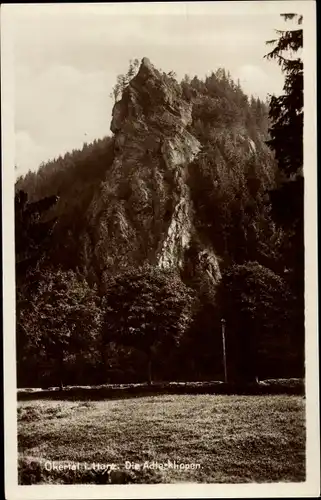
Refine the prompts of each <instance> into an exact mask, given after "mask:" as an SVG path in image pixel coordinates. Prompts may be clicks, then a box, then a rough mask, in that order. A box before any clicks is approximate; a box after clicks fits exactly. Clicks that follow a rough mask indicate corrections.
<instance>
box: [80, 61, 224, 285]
mask: <svg viewBox="0 0 321 500" xmlns="http://www.w3.org/2000/svg"><path fill="white" fill-rule="evenodd" d="M191 121H192V104H191V103H190V102H188V101H186V100H185V98H184V97H183V94H182V89H181V86H180V85H179V84H178V83H177V82H176V81H175V79H173V78H170V77H169V76H167V75H166V74H164V73H161V72H160V71H158V70H157V69H156V68H155V67H154V66H153V65H152V64H151V62H150V61H149V60H148V59H147V58H144V59H143V60H142V62H141V65H140V68H139V71H138V73H137V75H136V76H135V77H134V78H133V79H132V80H131V82H130V83H129V85H128V86H127V88H126V89H125V90H124V92H123V95H122V98H121V100H120V101H119V102H117V103H116V104H115V106H114V109H113V116H112V122H111V130H112V132H113V133H114V160H113V163H112V166H111V168H109V169H108V171H107V173H106V177H105V179H104V181H103V182H102V183H101V185H100V188H99V190H97V192H96V194H95V196H94V198H93V200H92V203H91V206H90V209H89V211H88V214H87V218H88V228H91V229H90V231H88V233H87V235H86V239H85V248H84V252H85V253H86V255H87V256H89V257H90V258H89V260H91V262H92V266H93V269H95V272H99V273H103V272H107V273H108V272H112V273H114V272H115V270H122V269H123V268H125V267H128V266H132V265H133V266H138V265H142V264H143V263H145V262H149V263H151V264H152V265H157V266H159V267H161V268H170V267H179V268H181V269H182V268H183V267H184V265H185V256H186V250H187V249H188V247H189V244H190V241H191V238H192V235H193V234H194V232H195V228H194V225H193V206H192V202H191V196H190V190H189V184H188V175H189V174H188V172H189V169H188V167H189V165H190V164H191V162H192V161H193V160H194V159H195V158H196V157H197V154H198V153H199V151H200V143H199V141H198V140H197V139H196V138H195V137H194V136H193V135H192V134H191V133H189V132H188V130H187V128H188V126H189V125H190V124H191ZM194 260H195V263H196V266H200V267H201V268H202V269H203V271H204V272H206V273H207V275H208V276H209V277H210V279H211V280H214V281H217V280H218V279H219V278H220V271H219V265H218V260H217V258H216V255H215V250H214V249H213V248H205V247H204V248H202V249H201V250H200V252H199V253H198V256H197V258H196V259H194Z"/></svg>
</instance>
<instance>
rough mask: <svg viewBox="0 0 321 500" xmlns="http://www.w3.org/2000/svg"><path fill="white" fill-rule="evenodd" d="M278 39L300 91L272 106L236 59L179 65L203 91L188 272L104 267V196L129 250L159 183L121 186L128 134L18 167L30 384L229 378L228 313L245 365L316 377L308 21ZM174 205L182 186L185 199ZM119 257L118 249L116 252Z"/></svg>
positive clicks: (242, 372)
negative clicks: (310, 369) (306, 124)
mask: <svg viewBox="0 0 321 500" xmlns="http://www.w3.org/2000/svg"><path fill="white" fill-rule="evenodd" d="M298 21H299V22H300V23H301V18H298ZM278 36H279V38H278V40H276V41H275V45H276V47H275V48H274V49H273V51H272V52H271V53H270V54H269V55H268V57H269V58H277V59H278V61H279V63H280V64H281V66H282V69H283V70H284V72H285V74H286V80H285V86H284V95H283V96H280V97H275V96H273V97H272V98H271V102H270V104H269V105H268V104H267V103H266V102H262V101H261V100H260V99H258V98H254V97H250V98H249V97H248V96H246V95H245V94H244V92H243V91H242V88H241V86H240V84H239V83H238V82H237V83H235V82H234V81H233V80H232V78H231V76H230V75H229V73H228V72H226V71H225V70H224V69H222V68H220V69H218V70H217V71H215V72H212V74H211V75H209V76H207V77H206V78H205V79H200V78H198V77H196V76H195V77H194V78H190V77H189V76H188V75H186V76H185V78H184V79H183V80H182V81H181V82H180V83H177V82H176V81H175V80H174V78H175V74H174V73H171V74H168V75H166V78H167V80H166V81H168V82H169V84H172V85H173V86H174V87H175V89H176V90H175V92H176V91H177V89H180V90H179V92H180V93H181V95H182V98H183V99H185V101H187V102H189V103H191V104H192V123H191V124H190V125H189V128H188V130H189V132H190V133H191V134H193V135H194V136H195V137H196V138H197V139H198V141H199V142H200V144H201V151H200V152H199V154H198V155H197V156H196V158H195V160H194V161H193V162H192V163H191V164H190V165H189V169H188V178H187V183H188V187H189V190H190V195H191V199H192V203H193V214H192V217H193V234H192V240H191V242H190V246H189V249H188V250H187V251H186V256H185V257H186V259H185V260H186V266H185V268H184V269H182V270H181V276H178V274H177V273H176V274H175V273H168V272H164V271H161V270H160V269H158V268H155V267H153V266H151V267H145V268H138V269H128V270H126V272H123V273H121V274H117V275H113V274H112V273H111V272H110V269H112V265H111V266H110V268H109V269H108V270H106V269H105V270H102V266H101V265H100V264H101V263H100V262H99V259H100V258H101V255H102V254H101V252H103V253H104V252H105V253H106V246H103V247H102V248H101V247H100V246H99V242H98V244H97V241H96V240H95V231H96V228H95V225H94V220H95V219H94V218H93V217H92V216H91V212H90V211H91V210H93V208H92V207H94V208H95V204H97V203H98V202H99V200H97V198H100V201H101V198H103V197H104V196H106V199H108V200H111V201H110V203H109V205H108V206H107V205H106V206H105V207H103V212H104V213H103V215H104V217H103V218H102V219H101V220H102V223H101V224H102V230H103V231H105V234H106V235H112V237H113V238H116V239H117V237H118V238H119V240H117V241H116V243H117V245H118V248H119V252H120V253H121V252H122V250H121V249H122V241H123V240H122V238H123V237H124V234H126V231H125V230H124V232H123V234H122V235H121V234H119V233H118V232H117V228H116V225H115V224H114V222H115V220H116V219H117V223H119V224H120V225H122V226H123V227H125V228H126V216H127V217H131V215H132V212H133V210H134V209H135V207H136V205H137V207H143V203H142V200H141V199H140V198H141V197H142V196H143V195H144V189H145V187H144V182H145V181H146V180H145V179H142V181H141V185H138V184H137V182H138V181H137V179H136V178H135V179H134V178H133V179H134V180H133V182H132V185H130V190H129V191H130V192H129V191H128V182H127V179H126V182H127V183H126V182H125V181H124V183H123V184H124V189H123V192H121V196H120V197H118V198H117V197H116V196H114V195H113V191H112V184H111V183H109V184H108V182H105V181H106V176H108V175H109V177H110V178H112V177H113V176H114V175H121V174H120V172H121V170H117V168H116V169H115V168H114V167H113V160H114V155H115V149H116V147H119V145H117V144H115V143H116V141H115V140H114V138H113V137H105V138H104V139H101V140H97V141H94V143H92V144H89V145H88V144H85V145H84V146H83V149H82V150H80V151H73V152H72V153H67V154H66V155H65V156H64V157H59V158H57V159H55V160H52V161H49V162H47V163H46V164H43V165H41V166H40V168H39V169H38V171H37V172H29V173H28V174H27V175H26V176H24V177H20V178H19V179H18V180H17V182H16V262H17V360H18V383H19V385H34V384H56V385H57V384H60V385H63V384H69V383H80V384H88V383H101V382H129V381H144V380H146V379H148V378H149V380H150V381H151V379H152V375H153V379H163V380H171V379H172V380H173V379H176V380H180V379H185V380H186V379H190V380H198V379H211V378H212V379H213V378H221V379H222V378H223V364H222V337H221V321H220V320H221V318H222V316H224V317H225V318H226V320H227V325H226V327H227V332H228V343H227V347H228V354H229V358H228V361H229V373H230V374H232V376H233V377H235V378H245V379H248V380H253V379H255V377H256V376H259V377H260V376H262V377H264V376H272V377H274V376H279V375H282V376H298V375H301V374H302V370H303V339H304V333H303V307H304V302H303V260H302V256H303V255H304V254H303V177H302V123H303V111H302V106H303V93H302V76H303V66H302V62H301V60H300V59H295V60H294V59H291V60H290V59H289V60H287V59H285V58H284V57H283V55H282V53H283V51H285V50H286V49H288V48H291V49H292V51H294V52H295V51H296V50H297V49H299V48H300V47H301V46H302V30H296V31H294V32H293V31H292V32H282V33H278ZM137 68H138V62H137V60H134V61H131V62H130V66H129V70H128V72H127V73H126V74H124V75H119V77H118V79H117V82H116V85H115V87H114V88H113V91H112V93H113V97H114V99H115V101H117V100H119V98H120V97H121V94H122V92H123V90H124V89H125V88H126V86H127V85H128V82H129V80H130V79H131V78H132V77H134V76H135V74H136V72H137ZM164 78H165V77H164ZM170 82H171V83H170ZM150 168H154V166H153V162H152V158H151V160H150ZM123 175H124V176H126V175H127V174H126V172H124V173H123ZM146 179H147V177H146ZM146 182H147V181H146ZM153 182H155V183H156V184H157V182H158V177H157V172H156V171H155V173H154V178H153ZM170 182H171V179H168V183H170ZM102 186H105V187H104V188H103V189H102ZM104 189H105V190H108V193H107V192H106V193H105V192H104ZM152 189H153V191H154V192H155V193H156V192H157V193H160V195H161V196H164V197H165V196H166V193H165V191H164V193H163V192H162V191H161V190H159V191H157V190H156V188H155V189H154V185H153V186H152ZM107 195H108V196H107ZM113 196H114V198H113ZM116 198H117V199H116ZM129 198H130V200H131V202H132V205H131V204H129V202H128V199H129ZM133 200H134V202H135V203H136V202H137V203H136V205H135V203H133ZM102 202H103V203H104V199H102ZM158 205H159V203H158V200H157V199H153V206H152V209H153V213H154V219H153V222H152V225H151V227H149V228H147V230H146V234H145V233H144V234H141V235H140V237H141V239H142V240H144V242H145V243H146V241H149V239H153V238H154V236H155V234H154V233H155V232H156V231H157V230H158V229H157V228H159V227H161V226H162V224H163V223H164V221H163V219H165V218H166V213H165V214H163V213H162V212H161V211H160V210H159V207H158ZM172 205H173V200H172V199H169V200H168V211H169V212H170V211H171V209H172ZM164 206H165V204H164ZM166 206H167V205H166ZM131 207H134V208H131ZM147 208H148V207H147ZM147 208H146V210H147ZM144 213H145V212H144V211H143V210H142V211H141V215H140V216H141V217H144ZM160 219H162V220H160ZM127 238H128V239H129V240H130V238H131V234H128V235H127ZM90 245H91V247H90ZM145 247H146V244H145V246H143V245H141V246H140V247H139V246H138V247H137V248H136V247H135V251H134V254H135V255H136V253H137V255H136V257H137V263H138V264H139V265H140V263H141V262H142V261H144V259H145V260H147V261H148V255H147V254H148V252H147V250H146V248H145ZM204 247H210V248H214V249H215V252H216V253H217V255H218V256H219V261H220V265H221V271H222V274H223V277H222V281H221V284H220V286H219V287H218V288H217V289H216V288H215V287H213V285H212V284H211V283H212V282H211V280H210V279H206V277H205V278H204V275H201V274H199V273H198V270H197V269H198V268H197V256H199V255H200V249H202V248H204ZM90 248H94V251H92V250H91V251H90V250H89V249H90ZM139 251H141V253H142V255H138V253H139ZM135 252H136V253H135ZM145 254H146V255H145ZM105 257H106V256H105ZM107 258H108V259H109V260H110V262H113V259H114V255H107ZM124 258H126V255H125V256H124ZM151 264H153V262H152V263H151ZM107 271H108V272H107ZM176 271H177V270H176ZM192 297H193V298H192ZM231 311H232V314H231ZM151 362H152V365H153V374H152V373H151ZM147 365H148V367H149V369H148V373H147V369H146V366H147Z"/></svg>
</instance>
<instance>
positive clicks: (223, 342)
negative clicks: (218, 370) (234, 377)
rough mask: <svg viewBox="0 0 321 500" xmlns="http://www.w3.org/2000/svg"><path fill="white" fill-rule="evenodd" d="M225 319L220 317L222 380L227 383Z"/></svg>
mask: <svg viewBox="0 0 321 500" xmlns="http://www.w3.org/2000/svg"><path fill="white" fill-rule="evenodd" d="M225 323H226V321H225V319H224V318H222V319H221V324H222V344H223V364H224V382H225V383H227V366H226V346H225Z"/></svg>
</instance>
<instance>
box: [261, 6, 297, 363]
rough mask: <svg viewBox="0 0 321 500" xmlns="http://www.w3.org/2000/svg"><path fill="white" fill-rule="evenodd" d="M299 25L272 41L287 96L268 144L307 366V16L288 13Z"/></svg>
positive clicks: (276, 103) (276, 107) (274, 110)
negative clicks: (302, 54)
mask: <svg viewBox="0 0 321 500" xmlns="http://www.w3.org/2000/svg"><path fill="white" fill-rule="evenodd" d="M282 17H283V19H284V20H285V21H289V20H291V21H293V22H295V23H296V27H295V29H290V30H277V35H278V38H277V39H275V40H270V41H269V42H267V44H269V45H274V48H273V50H272V51H271V52H269V53H268V54H267V55H266V56H265V57H266V58H267V59H268V60H273V59H274V60H276V61H277V63H278V64H279V65H280V67H281V69H282V72H283V73H284V74H285V82H284V87H283V94H282V95H280V96H279V97H275V96H272V98H271V102H270V112H269V116H270V119H271V122H272V125H271V127H270V130H269V132H270V137H271V138H270V140H269V141H268V145H269V146H270V148H271V149H272V150H273V151H274V153H275V157H276V160H277V164H278V173H279V183H278V186H277V188H276V189H274V190H273V191H271V192H270V199H271V202H272V214H273V217H274V220H275V221H276V223H277V224H278V225H279V227H282V229H283V230H284V238H283V245H282V246H283V248H282V255H283V265H284V270H286V271H287V278H288V281H289V283H290V285H291V288H292V293H293V295H294V297H295V303H294V304H295V305H294V310H293V318H292V319H293V325H294V328H295V330H296V332H297V335H296V342H297V347H298V352H299V353H300V358H301V364H302V366H303V362H304V178H303V118H304V114H303V104H304V103H303V61H302V59H301V57H300V50H301V49H302V48H303V30H302V22H303V17H302V16H301V15H298V14H282Z"/></svg>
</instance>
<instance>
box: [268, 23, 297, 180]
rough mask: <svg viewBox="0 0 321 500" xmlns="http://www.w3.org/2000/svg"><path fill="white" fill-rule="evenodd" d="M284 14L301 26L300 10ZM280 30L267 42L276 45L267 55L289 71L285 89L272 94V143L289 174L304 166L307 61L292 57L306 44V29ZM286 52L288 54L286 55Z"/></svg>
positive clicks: (283, 167) (281, 166)
mask: <svg viewBox="0 0 321 500" xmlns="http://www.w3.org/2000/svg"><path fill="white" fill-rule="evenodd" d="M281 16H282V17H283V18H284V19H285V21H287V20H289V19H291V20H297V23H298V25H299V26H300V25H301V24H302V16H298V15H297V14H281ZM276 32H277V34H278V35H279V38H278V39H274V40H269V41H268V42H266V43H267V44H268V45H275V47H274V48H273V50H272V51H271V52H269V53H268V54H267V55H266V56H265V57H266V59H268V60H271V59H275V60H276V61H277V63H278V64H279V66H280V67H281V70H282V72H283V73H285V82H284V87H283V92H284V93H283V94H282V95H281V96H279V97H276V96H272V97H271V101H270V112H269V116H270V119H271V121H272V126H271V127H270V129H269V132H270V135H271V139H270V140H269V141H268V144H269V146H270V147H271V149H273V150H274V152H275V157H276V160H277V162H278V167H279V169H280V171H282V172H283V173H284V174H285V175H286V176H287V177H289V176H291V175H292V174H301V170H302V167H303V141H302V137H303V62H302V60H301V58H300V57H297V58H295V59H294V58H292V57H291V56H292V55H293V54H294V53H296V52H297V51H298V50H300V49H302V47H303V30H302V28H299V29H293V30H289V31H284V30H276ZM286 54H287V55H288V57H285V55H286Z"/></svg>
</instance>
